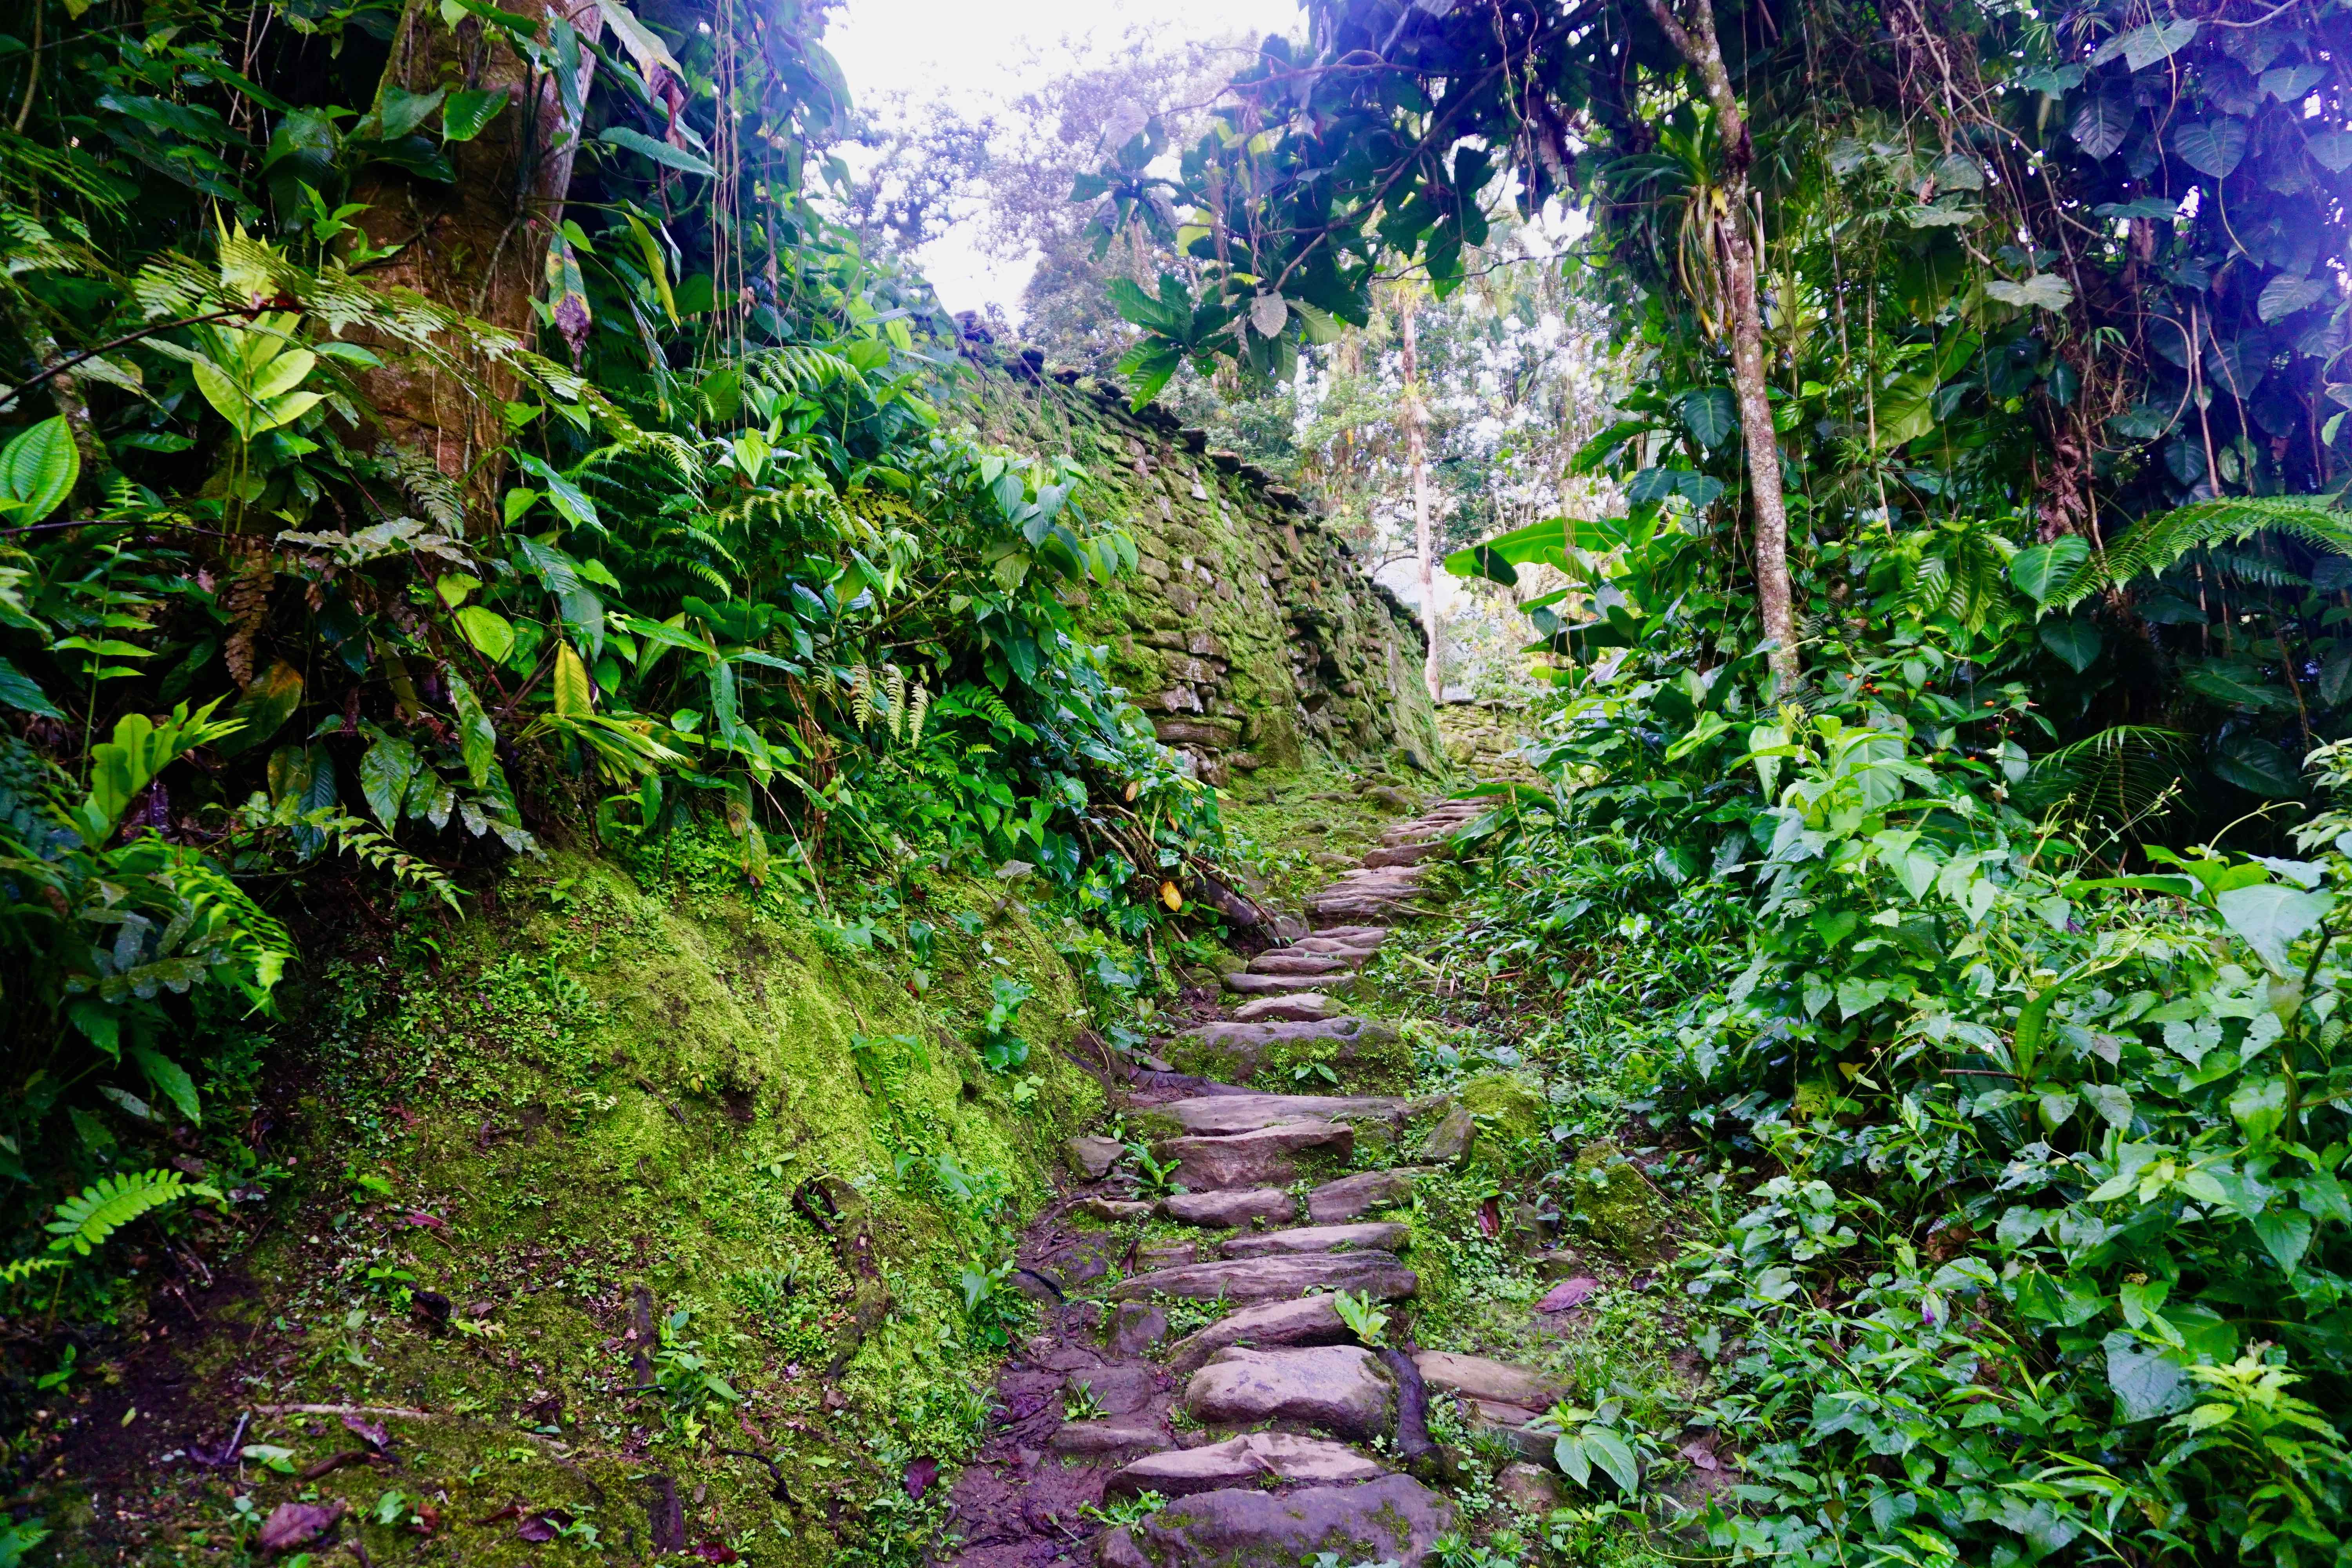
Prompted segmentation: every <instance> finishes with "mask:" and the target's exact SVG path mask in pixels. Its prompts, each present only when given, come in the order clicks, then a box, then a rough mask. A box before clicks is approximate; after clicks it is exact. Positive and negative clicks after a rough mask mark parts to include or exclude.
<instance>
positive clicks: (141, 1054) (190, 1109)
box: [131, 1046, 205, 1127]
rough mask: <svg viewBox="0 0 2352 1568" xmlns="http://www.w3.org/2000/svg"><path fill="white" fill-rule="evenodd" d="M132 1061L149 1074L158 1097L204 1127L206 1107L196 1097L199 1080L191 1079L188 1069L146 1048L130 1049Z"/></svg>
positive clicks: (149, 1080) (197, 1124) (148, 1076)
mask: <svg viewBox="0 0 2352 1568" xmlns="http://www.w3.org/2000/svg"><path fill="white" fill-rule="evenodd" d="M131 1060H132V1061H134V1062H137V1063H138V1064H139V1070H140V1071H141V1072H142V1073H144V1074H145V1075H146V1077H147V1081H148V1083H149V1084H151V1085H152V1086H153V1088H154V1090H155V1092H156V1093H157V1094H159V1095H161V1096H163V1098H164V1099H165V1100H170V1101H171V1102H172V1103H173V1105H175V1106H177V1107H179V1109H180V1114H181V1115H183V1116H184V1117H186V1118H187V1119H188V1120H189V1121H191V1122H193V1123H194V1124H195V1125H196V1126H198V1127H201V1126H203V1125H204V1124H205V1108H204V1104H203V1102H202V1101H200V1100H198V1099H197V1098H196V1080H195V1079H192V1078H190V1077H189V1076H188V1069H187V1068H184V1067H182V1066H181V1065H180V1064H179V1063H177V1062H175V1061H173V1059H172V1058H169V1057H167V1056H165V1055H163V1053H162V1052H160V1051H155V1050H151V1049H149V1048H148V1047H145V1046H133V1047H131Z"/></svg>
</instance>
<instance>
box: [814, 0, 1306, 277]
mask: <svg viewBox="0 0 2352 1568" xmlns="http://www.w3.org/2000/svg"><path fill="white" fill-rule="evenodd" d="M1297 26H1298V8H1297V4H1296V0H1018V3H1016V0H849V3H848V5H845V7H844V8H843V9H842V10H840V11H838V12H836V13H835V15H834V18H833V25H832V26H831V27H830V28H829V29H828V31H827V32H826V35H825V39H824V41H825V44H826V46H827V47H830V48H831V49H832V50H833V53H834V57H835V58H837V59H838V60H840V62H841V68H842V72H843V74H844V75H845V76H846V77H847V78H848V79H849V90H850V92H851V94H852V95H853V96H854V97H855V98H856V100H857V102H858V103H859V105H860V106H861V107H866V108H868V109H872V108H876V107H878V105H879V103H880V101H881V99H882V95H884V94H886V93H891V92H902V93H905V94H906V95H907V96H908V98H909V99H911V100H915V101H918V102H920V101H923V100H931V99H943V100H948V101H950V102H952V103H955V104H957V105H958V106H960V107H961V108H963V109H965V110H969V111H971V112H974V113H985V112H992V111H994V112H1002V111H1003V110H1004V108H1005V106H1006V105H1008V104H1010V103H1011V102H1012V100H1013V99H1014V98H1016V97H1018V96H1019V95H1020V94H1021V93H1022V92H1024V90H1026V89H1029V88H1031V87H1033V86H1034V85H1036V84H1037V83H1038V82H1039V81H1040V80H1041V79H1044V78H1045V77H1046V76H1049V75H1051V74H1053V73H1054V72H1055V69H1056V68H1057V66H1060V67H1066V66H1067V65H1069V64H1072V63H1074V62H1075V61H1076V59H1077V58H1080V57H1081V56H1082V55H1084V54H1085V53H1087V52H1088V48H1089V45H1090V44H1092V45H1094V46H1095V47H1101V45H1103V44H1107V43H1108V41H1110V40H1112V39H1116V38H1117V37H1119V36H1120V35H1121V34H1123V33H1125V32H1126V31H1127V30H1128V29H1129V28H1131V27H1141V28H1147V29H1149V30H1150V31H1151V32H1152V33H1154V34H1157V35H1160V36H1163V37H1169V38H1171V39H1183V38H1213V37H1223V36H1226V35H1228V34H1232V33H1235V32H1255V33H1261V34H1263V33H1274V32H1280V33H1286V32H1291V31H1294V30H1295V29H1296V28H1297ZM918 259H919V261H920V262H921V263H922V267H923V270H924V271H925V273H927V274H928V275H929V278H930V279H931V283H932V286H933V287H934V288H936V289H938V290H939V292H940V303H942V304H944V305H946V306H947V308H948V309H949V310H978V309H979V308H981V307H982V306H983V305H985V304H987V303H989V302H990V301H994V302H996V303H997V304H999V305H1002V306H1003V307H1004V310H1005V311H1006V313H1007V314H1009V315H1012V316H1013V317H1014V318H1015V319H1018V317H1019V314H1020V309H1019V307H1020V299H1021V289H1022V286H1023V285H1024V284H1025V283H1026V282H1027V281H1028V279H1029V272H1030V269H1031V264H1030V263H1029V262H1026V261H1020V262H1005V261H999V260H997V259H996V258H993V257H990V256H986V255H983V254H982V253H981V252H980V251H979V249H978V248H977V247H975V246H974V245H973V244H972V243H971V239H970V237H969V236H968V235H966V234H964V233H962V232H961V231H958V230H950V232H949V233H948V234H947V235H946V236H945V237H942V238H941V239H940V240H938V241H936V242H934V243H933V244H931V245H929V246H928V247H925V248H924V249H923V250H922V251H921V252H920V253H919V257H918Z"/></svg>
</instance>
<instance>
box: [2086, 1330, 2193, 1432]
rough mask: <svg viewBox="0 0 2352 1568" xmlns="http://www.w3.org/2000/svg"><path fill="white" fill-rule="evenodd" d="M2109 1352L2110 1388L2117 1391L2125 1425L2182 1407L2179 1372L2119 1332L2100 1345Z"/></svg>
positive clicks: (2163, 1359)
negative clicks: (2180, 1405)
mask: <svg viewBox="0 0 2352 1568" xmlns="http://www.w3.org/2000/svg"><path fill="white" fill-rule="evenodd" d="M2101 1348H2102V1349H2103V1350H2105V1352H2106V1359H2107V1386H2108V1387H2109V1388H2110V1389H2112V1390H2114V1391H2115V1395H2116V1405H2117V1407H2118V1408H2117V1412H2116V1414H2117V1416H2118V1417H2119V1418H2120V1419H2121V1420H2122V1421H2124V1422H2125V1423H2126V1424H2129V1423H2132V1422H2136V1421H2153V1420H2155V1419H2156V1418H2157V1417H2158V1416H2159V1415H2169V1414H2170V1413H2171V1412H2172V1411H2173V1410H2174V1409H2175V1408H2176V1407H2177V1406H2178V1405H2179V1404H2180V1403H2181V1394H2182V1390H2181V1384H2182V1381H2183V1379H2182V1376H2181V1372H2180V1368H2179V1366H2178V1365H2176V1364H2174V1363H2172V1362H2170V1361H2168V1360H2166V1359H2165V1357H2164V1356H2163V1355H2162V1354H2161V1353H2159V1352H2155V1351H2151V1350H2148V1349H2147V1348H2146V1347H2145V1346H2143V1345H2141V1344H2140V1342H2138V1341H2137V1340H2135V1339H2134V1338H2132V1336H2131V1335H2130V1334H2128V1333H2126V1332H2125V1331H2123V1330H2121V1329H2117V1330H2116V1331H2115V1332H2113V1333H2111V1334H2109V1335H2108V1336H2107V1337H2106V1338H2105V1340H2104V1341H2103V1342H2101Z"/></svg>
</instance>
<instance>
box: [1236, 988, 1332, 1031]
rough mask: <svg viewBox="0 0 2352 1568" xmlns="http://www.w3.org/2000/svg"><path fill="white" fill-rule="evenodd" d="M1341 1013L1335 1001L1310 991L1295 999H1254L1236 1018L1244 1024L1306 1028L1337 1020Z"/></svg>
mask: <svg viewBox="0 0 2352 1568" xmlns="http://www.w3.org/2000/svg"><path fill="white" fill-rule="evenodd" d="M1339 1013H1340V1007H1339V1002H1338V1001H1337V1000H1336V999H1335V998H1333V997H1329V996H1326V995H1324V994H1322V993H1321V992H1319V991H1307V992H1302V993H1300V994H1298V995H1296V996H1258V997H1253V998H1252V999H1251V1000H1249V1001H1247V1002H1244V1003H1243V1004H1242V1005H1240V1006H1238V1007H1236V1008H1234V1019H1235V1020H1236V1021H1237V1022H1240V1023H1244V1024H1307V1023H1313V1022H1315V1021H1317V1020H1318V1019H1323V1018H1336V1017H1338V1016H1339Z"/></svg>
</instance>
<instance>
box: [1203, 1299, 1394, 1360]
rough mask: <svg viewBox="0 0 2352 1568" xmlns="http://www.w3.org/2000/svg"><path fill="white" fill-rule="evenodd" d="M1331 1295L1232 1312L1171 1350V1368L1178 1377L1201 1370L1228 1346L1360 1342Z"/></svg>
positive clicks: (1269, 1303)
mask: <svg viewBox="0 0 2352 1568" xmlns="http://www.w3.org/2000/svg"><path fill="white" fill-rule="evenodd" d="M1355 1337H1356V1336H1355V1333H1354V1331H1352V1330H1350V1329H1349V1327H1348V1323H1347V1320H1346V1319H1344V1318H1342V1317H1340V1316H1339V1309H1338V1308H1337V1307H1334V1306H1333V1305H1332V1304H1331V1298H1330V1297H1328V1296H1301V1297H1298V1298H1297V1299H1295V1300H1286V1301H1268V1302H1265V1304H1263V1305H1261V1306H1255V1307H1244V1308H1243V1309H1242V1310H1240V1311H1238V1312H1228V1313H1226V1314H1225V1315H1224V1316H1223V1317H1222V1318H1219V1319H1218V1320H1217V1321H1215V1322H1213V1323H1211V1324H1210V1325H1209V1326H1208V1327H1206V1328H1204V1329H1200V1330H1197V1331H1194V1332H1192V1333H1190V1334H1187V1335H1186V1336H1185V1337H1184V1338H1182V1339H1181V1340H1178V1341H1177V1342H1175V1343H1174V1344H1173V1345H1171V1346H1170V1347H1169V1350H1168V1370H1169V1371H1170V1372H1171V1373H1175V1374H1176V1375H1177V1376H1178V1377H1184V1376H1187V1375H1189V1374H1190V1373H1195V1372H1198V1371H1200V1370H1201V1368H1202V1366H1204V1365H1206V1364H1207V1363H1208V1360H1209V1358H1210V1357H1211V1356H1213V1355H1214V1354H1216V1353H1217V1352H1219V1351H1221V1350H1223V1349H1224V1348H1225V1347H1226V1346H1227V1345H1237V1344H1245V1345H1254V1346H1255V1347H1257V1348H1258V1349H1260V1350H1265V1349H1267V1348H1269V1347H1272V1346H1276V1345H1339V1344H1346V1343H1348V1342H1350V1341H1351V1340H1353V1339H1354V1338H1355Z"/></svg>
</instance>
